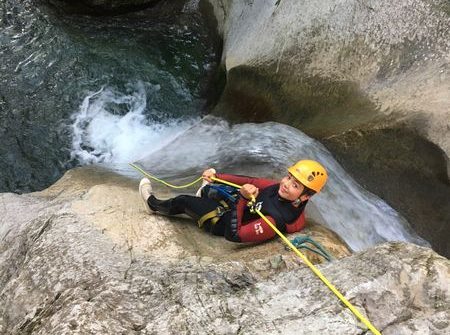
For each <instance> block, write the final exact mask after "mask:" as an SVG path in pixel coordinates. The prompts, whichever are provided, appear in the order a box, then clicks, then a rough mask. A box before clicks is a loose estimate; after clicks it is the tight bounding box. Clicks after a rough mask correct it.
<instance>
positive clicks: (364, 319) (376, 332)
mask: <svg viewBox="0 0 450 335" xmlns="http://www.w3.org/2000/svg"><path fill="white" fill-rule="evenodd" d="M130 165H131V166H132V167H133V168H135V169H136V170H138V171H139V172H141V173H142V174H144V175H145V176H147V177H149V178H151V179H154V180H156V181H159V182H160V183H163V184H164V185H167V186H169V187H172V188H185V187H189V186H192V185H194V184H195V183H197V182H199V181H200V180H201V179H202V177H199V178H197V179H196V180H194V181H193V182H192V183H189V184H186V185H181V186H175V185H172V184H169V183H167V182H165V181H164V180H161V179H159V178H156V177H154V176H152V175H150V174H148V173H147V172H145V171H144V170H142V169H141V168H140V167H138V166H136V165H134V164H131V163H130ZM211 179H212V180H214V181H218V182H219V183H222V184H226V185H230V186H232V187H236V188H238V189H239V188H241V186H240V185H237V184H234V183H231V182H229V181H226V180H222V179H219V178H216V177H212V178H211ZM252 202H255V198H254V197H252ZM255 212H256V213H258V215H259V216H260V217H261V218H262V219H263V220H264V221H265V222H266V223H267V224H268V225H269V227H270V228H272V229H273V231H274V232H275V233H277V234H278V236H280V237H281V239H282V240H283V242H284V243H286V244H287V245H288V246H289V248H291V249H292V251H294V252H295V253H296V254H297V256H298V257H300V258H301V259H302V261H303V262H304V263H305V264H306V265H308V267H309V268H310V269H311V270H312V272H314V274H315V275H316V276H317V277H319V279H320V280H321V281H322V282H323V283H324V284H325V285H326V286H327V287H328V288H329V289H330V290H331V292H333V293H334V294H335V295H336V296H337V297H338V298H339V299H340V300H341V301H342V302H343V303H344V305H345V306H347V307H348V309H350V311H351V312H352V313H353V314H354V315H355V316H356V317H357V318H358V319H360V320H361V322H362V323H364V324H365V325H366V326H367V328H368V329H370V331H371V332H372V333H373V334H375V335H381V333H380V332H379V331H378V330H377V329H376V328H375V327H374V326H373V325H372V323H370V321H369V320H367V319H366V318H365V317H364V316H363V315H362V314H361V313H360V312H359V311H358V310H357V309H356V307H354V306H353V305H352V304H351V303H350V302H349V301H348V300H347V299H346V298H345V297H344V296H343V295H342V294H341V293H340V292H339V291H338V290H337V289H336V287H334V285H333V284H331V283H330V282H329V281H328V279H327V278H326V277H325V276H324V275H323V274H322V273H321V272H320V271H319V269H318V268H316V267H315V266H314V264H312V263H311V262H310V261H309V260H308V258H306V256H305V255H303V254H302V253H301V252H300V251H299V250H298V249H297V248H296V247H295V246H294V245H293V244H292V243H291V241H289V240H288V239H287V238H286V236H284V235H283V233H281V232H280V231H279V230H278V229H277V227H275V226H274V225H273V224H272V223H271V222H270V221H269V220H268V219H267V218H266V217H265V215H264V214H263V213H261V212H260V211H259V209H256V208H255Z"/></svg>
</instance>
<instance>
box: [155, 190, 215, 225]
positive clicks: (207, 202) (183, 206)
mask: <svg viewBox="0 0 450 335" xmlns="http://www.w3.org/2000/svg"><path fill="white" fill-rule="evenodd" d="M147 203H148V205H149V206H150V208H151V209H152V210H154V211H157V212H160V213H163V214H166V215H177V214H187V215H189V216H190V217H192V218H193V219H195V220H198V219H199V218H200V217H202V216H203V215H205V214H206V213H209V212H211V211H213V210H215V209H216V208H217V207H218V206H220V203H219V202H217V201H215V200H212V199H209V198H199V197H194V196H191V195H179V196H177V197H175V198H172V199H168V200H159V199H157V198H156V197H155V196H154V195H151V196H150V197H149V198H148V199H147Z"/></svg>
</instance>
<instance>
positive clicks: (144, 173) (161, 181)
mask: <svg viewBox="0 0 450 335" xmlns="http://www.w3.org/2000/svg"><path fill="white" fill-rule="evenodd" d="M130 166H132V167H133V168H135V169H136V170H138V171H139V172H140V173H142V174H143V175H144V176H146V177H148V178H151V179H153V180H156V181H159V182H160V183H162V184H164V185H166V186H169V187H171V188H186V187H189V186H192V185H194V184H196V183H198V182H199V181H200V180H202V177H199V178H197V179H195V180H194V181H193V182H192V183H189V184H186V185H180V186H177V185H172V184H169V183H167V182H165V181H164V180H161V179H159V178H156V177H155V176H152V175H151V174H148V173H147V172H145V171H144V170H142V169H141V168H140V167H139V166H137V165H135V164H132V163H130Z"/></svg>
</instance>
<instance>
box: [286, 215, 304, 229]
mask: <svg viewBox="0 0 450 335" xmlns="http://www.w3.org/2000/svg"><path fill="white" fill-rule="evenodd" d="M305 224H306V222H305V211H303V212H302V214H300V216H299V217H298V219H297V220H295V221H294V222H293V223H290V224H287V225H286V231H287V232H288V233H289V234H291V233H296V232H298V231H300V230H302V229H303V228H305Z"/></svg>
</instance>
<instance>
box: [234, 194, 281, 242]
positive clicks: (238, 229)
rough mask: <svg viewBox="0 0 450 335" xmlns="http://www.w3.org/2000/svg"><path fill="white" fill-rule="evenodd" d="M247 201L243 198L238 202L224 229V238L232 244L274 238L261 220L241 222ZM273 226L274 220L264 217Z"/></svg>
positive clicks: (270, 229) (271, 231) (272, 233)
mask: <svg viewBox="0 0 450 335" xmlns="http://www.w3.org/2000/svg"><path fill="white" fill-rule="evenodd" d="M247 203H248V201H247V200H246V199H244V198H242V199H241V200H239V202H238V203H237V206H236V209H235V210H234V211H233V212H232V218H231V220H230V222H227V226H226V227H225V238H226V239H227V240H229V241H232V242H243V243H244V242H263V241H266V240H269V239H271V238H273V237H275V232H274V231H273V229H272V228H270V226H269V225H268V224H267V223H266V222H265V221H264V220H263V219H262V218H258V219H254V220H251V221H248V222H245V223H243V222H242V216H243V213H244V210H245V207H246V206H247ZM266 217H267V219H268V220H269V221H270V222H271V223H272V224H274V225H276V223H275V220H274V219H273V218H272V217H271V216H266Z"/></svg>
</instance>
